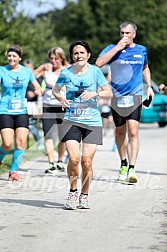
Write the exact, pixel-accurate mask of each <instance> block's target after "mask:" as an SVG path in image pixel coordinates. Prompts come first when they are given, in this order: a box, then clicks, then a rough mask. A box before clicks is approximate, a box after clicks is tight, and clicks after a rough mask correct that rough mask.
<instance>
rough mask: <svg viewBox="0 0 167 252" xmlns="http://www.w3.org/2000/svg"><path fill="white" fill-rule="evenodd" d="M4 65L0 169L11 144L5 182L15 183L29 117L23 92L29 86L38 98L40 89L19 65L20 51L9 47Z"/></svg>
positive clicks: (0, 79)
mask: <svg viewBox="0 0 167 252" xmlns="http://www.w3.org/2000/svg"><path fill="white" fill-rule="evenodd" d="M6 56H7V61H8V65H5V66H1V67H0V84H1V88H2V94H1V99H0V133H1V137H2V145H1V146H0V166H1V165H2V161H3V159H4V157H5V156H6V155H7V154H8V153H9V151H10V150H11V148H12V147H13V144H14V141H15V149H14V152H13V158H12V164H11V167H10V172H9V180H12V181H13V180H15V181H19V180H21V178H20V176H19V175H18V173H17V170H18V168H19V165H20V163H21V161H22V158H23V154H24V152H25V147H26V141H27V136H28V133H29V129H28V126H29V118H28V114H27V101H26V98H25V96H26V89H27V86H28V84H29V83H32V84H33V86H34V88H35V93H36V94H37V95H42V89H41V86H40V85H39V83H38V82H37V80H36V78H35V76H34V75H33V73H32V72H31V71H30V70H29V69H27V68H26V67H24V66H22V65H20V61H21V58H22V49H21V48H20V47H19V46H17V45H12V46H11V47H10V48H9V49H8V50H7V53H6Z"/></svg>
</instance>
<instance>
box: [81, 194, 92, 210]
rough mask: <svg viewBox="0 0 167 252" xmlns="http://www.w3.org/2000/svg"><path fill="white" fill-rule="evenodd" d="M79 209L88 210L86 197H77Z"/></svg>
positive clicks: (83, 195) (82, 195)
mask: <svg viewBox="0 0 167 252" xmlns="http://www.w3.org/2000/svg"><path fill="white" fill-rule="evenodd" d="M78 208H79V209H90V206H89V204H88V195H85V194H82V193H81V195H80V196H79V206H78Z"/></svg>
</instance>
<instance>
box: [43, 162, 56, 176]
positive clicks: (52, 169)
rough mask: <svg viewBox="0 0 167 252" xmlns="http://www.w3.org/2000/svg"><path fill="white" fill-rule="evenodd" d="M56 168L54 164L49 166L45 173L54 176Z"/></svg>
mask: <svg viewBox="0 0 167 252" xmlns="http://www.w3.org/2000/svg"><path fill="white" fill-rule="evenodd" d="M56 170H57V169H56V167H55V166H54V165H53V164H49V168H48V169H46V170H45V173H51V174H54V173H55V172H56Z"/></svg>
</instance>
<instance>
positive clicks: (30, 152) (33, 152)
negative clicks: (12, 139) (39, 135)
mask: <svg viewBox="0 0 167 252" xmlns="http://www.w3.org/2000/svg"><path fill="white" fill-rule="evenodd" d="M1 143H2V141H1V139H0V145H1ZM27 143H28V144H27V151H26V153H25V155H24V159H23V162H25V161H27V160H29V159H30V158H31V159H32V158H36V157H39V156H40V155H41V153H44V152H42V151H38V150H37V147H36V142H35V140H34V138H32V137H29V140H28V142H27ZM28 147H29V148H28ZM12 156H13V150H11V151H10V152H9V154H8V155H6V156H5V158H4V160H3V164H2V166H1V168H0V174H2V173H4V172H8V171H9V169H10V166H11V163H12Z"/></svg>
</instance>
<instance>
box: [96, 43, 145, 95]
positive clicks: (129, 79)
mask: <svg viewBox="0 0 167 252" xmlns="http://www.w3.org/2000/svg"><path fill="white" fill-rule="evenodd" d="M113 47H115V45H114V44H112V45H108V46H107V47H106V48H104V50H103V51H102V52H101V53H100V55H99V56H101V55H103V54H105V53H106V52H108V51H110V50H111V49H112V48H113ZM108 63H109V64H110V70H111V86H112V89H113V93H114V95H115V96H122V95H129V94H133V95H142V92H143V77H142V72H143V68H144V66H146V65H147V64H148V56H147V50H146V48H145V47H144V46H142V45H139V44H135V46H134V47H128V48H125V49H123V50H121V51H119V52H118V53H116V54H115V55H114V56H113V58H112V59H111V60H110V61H109V62H108Z"/></svg>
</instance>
